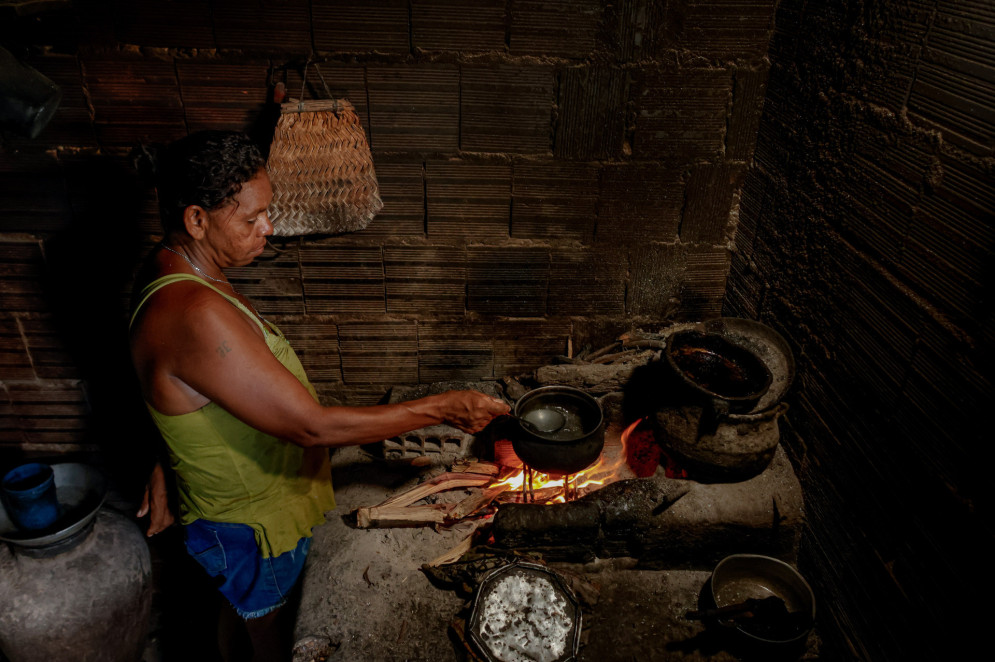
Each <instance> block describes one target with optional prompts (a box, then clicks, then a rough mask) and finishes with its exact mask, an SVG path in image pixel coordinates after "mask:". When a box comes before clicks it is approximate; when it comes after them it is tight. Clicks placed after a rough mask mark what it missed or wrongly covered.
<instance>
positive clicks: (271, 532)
mask: <svg viewBox="0 0 995 662" xmlns="http://www.w3.org/2000/svg"><path fill="white" fill-rule="evenodd" d="M182 280H190V281H194V282H196V283H198V284H201V285H204V286H206V287H210V288H211V289H212V290H214V291H215V292H217V293H218V294H220V295H221V296H223V297H224V298H225V299H227V300H228V301H229V302H230V303H231V304H232V305H233V306H235V307H237V308H238V309H239V310H241V311H242V312H244V313H245V314H246V315H248V316H249V317H250V318H251V319H252V320H254V321H255V322H256V324H258V325H259V327H260V328H261V329H262V332H263V335H264V337H265V338H266V345H267V346H268V347H269V349H270V351H271V352H272V353H273V356H275V357H276V359H277V360H278V361H279V362H280V363H281V364H283V365H284V367H286V368H287V370H289V371H290V372H291V373H293V375H294V376H295V377H297V379H298V380H300V382H301V383H302V384H303V385H304V386H305V387H306V388H307V390H308V392H310V393H311V396H312V397H313V398H314V399H315V400H316V401H317V399H318V398H317V395H316V393H315V391H314V387H313V386H311V383H310V382H309V381H308V379H307V376H306V375H305V373H304V367H303V366H302V365H301V362H300V360H299V359H298V358H297V355H296V354H295V353H294V350H293V348H292V347H291V346H290V343H289V342H288V341H287V339H286V338H285V337H284V336H283V334H282V333H280V330H279V329H277V328H276V327H275V326H273V325H272V324H270V323H269V322H267V323H266V324H263V323H262V321H260V320H259V318H257V317H256V316H255V315H254V314H252V312H251V311H249V309H248V308H246V307H245V306H244V305H243V304H242V302H240V301H239V300H238V299H236V298H234V297H232V296H229V295H227V294H225V293H224V292H222V291H221V290H219V289H218V288H216V287H214V286H213V285H211V284H210V283H208V282H207V281H205V280H203V279H201V278H198V277H197V276H194V275H192V274H169V275H166V276H163V277H162V278H158V279H156V280H155V281H153V282H151V283H149V285H148V286H147V287H145V289H144V290H142V293H141V297H140V299H139V301H138V305H137V306H135V311H134V313H132V316H131V322H132V323H134V321H135V317H136V315H137V314H138V311H139V310H141V307H142V305H143V304H144V303H145V302H146V301H147V300H148V298H149V297H150V296H152V294H153V293H155V292H156V291H157V290H159V289H160V288H162V287H165V286H166V285H169V284H171V283H176V282H178V281H182ZM145 405H146V407H148V410H149V413H150V414H151V415H152V419H153V420H154V421H155V424H156V426H157V427H158V428H159V432H160V433H161V434H162V437H163V439H164V440H165V442H166V446H167V448H168V449H169V457H170V465H171V466H172V468H173V471H174V473H175V475H176V480H177V491H178V493H179V502H180V503H179V506H180V522H181V523H182V524H190V523H191V522H193V521H194V520H197V519H206V520H211V521H214V522H227V523H237V524H247V525H249V526H250V527H252V529H253V530H254V531H255V533H256V542H257V543H258V544H259V549H260V550H261V551H262V555H263V556H264V557H271V556H279V555H280V554H282V553H284V552H287V551H290V550H292V549H294V548H295V547H296V546H297V542H298V541H299V540H300V539H301V538H303V537H309V536H310V535H311V529H312V527H314V526H317V525H318V524H322V523H323V522H324V521H325V511H327V510H332V509H333V508H334V507H335V495H334V492H333V490H332V482H331V468H330V462H329V454H328V449H325V448H309V449H305V448H302V447H300V446H297V445H296V444H293V443H290V442H286V441H281V440H279V439H277V438H276V437H273V436H272V435H268V434H266V433H264V432H260V431H259V430H256V429H254V428H252V427H250V426H248V425H246V424H245V423H243V422H242V421H240V420H239V419H237V418H235V417H234V416H233V415H231V414H230V413H228V412H227V411H225V410H224V409H222V408H221V407H220V406H219V405H217V404H215V403H214V402H209V403H207V404H206V405H204V406H203V407H201V408H200V409H198V410H196V411H192V412H189V413H187V414H180V415H178V416H167V415H166V414H162V413H159V412H158V411H156V410H155V409H154V408H153V407H152V406H151V405H150V404H149V403H148V402H146V403H145Z"/></svg>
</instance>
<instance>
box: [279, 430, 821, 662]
mask: <svg viewBox="0 0 995 662" xmlns="http://www.w3.org/2000/svg"><path fill="white" fill-rule="evenodd" d="M333 463H334V479H335V488H336V499H337V502H338V508H337V510H336V511H334V512H333V513H332V515H331V517H330V520H329V521H328V522H327V523H326V524H325V525H323V526H321V527H319V528H318V529H316V530H315V536H314V544H313V546H312V551H311V557H310V558H309V561H308V566H307V569H306V575H305V577H304V580H303V585H302V595H301V602H300V607H299V610H298V616H297V622H296V627H295V637H296V639H297V641H298V646H297V651H296V654H295V662H310V661H312V660H315V661H317V660H322V659H328V660H341V661H343V662H347V661H348V662H352V661H356V662H360V661H362V662H368V661H371V660H372V661H385V662H387V661H394V660H397V661H401V660H407V661H415V660H433V661H445V660H467V659H471V660H472V659H473V657H472V656H471V655H470V653H469V652H468V649H467V648H466V644H465V643H464V638H463V637H461V636H460V634H459V633H460V632H461V631H462V626H464V625H465V624H466V619H467V615H468V611H469V607H470V606H471V605H472V593H469V592H468V591H467V590H466V589H469V588H472V586H473V582H472V581H471V582H464V583H463V590H460V586H461V584H460V583H459V582H456V583H454V584H440V583H439V578H438V576H437V575H436V574H433V578H434V583H433V580H430V578H429V575H427V574H426V572H424V571H423V569H422V565H423V564H425V563H428V562H430V561H432V560H433V559H436V558H437V557H439V556H440V555H443V554H445V553H447V552H449V551H450V550H452V549H453V548H454V547H456V546H457V545H458V544H459V543H460V542H461V541H463V540H464V539H466V538H467V536H468V534H469V532H470V529H469V528H467V525H461V526H460V527H457V528H454V529H451V530H439V531H437V530H434V529H432V528H428V527H417V528H397V527H394V528H375V529H360V528H356V527H355V525H354V524H353V523H352V519H353V518H352V517H351V514H352V513H353V511H354V510H355V509H356V508H359V507H366V506H374V505H377V504H379V503H381V502H382V501H383V500H384V499H386V498H387V497H389V496H392V495H395V494H398V493H402V492H404V491H406V490H408V489H410V488H411V487H414V486H415V485H417V484H418V483H419V481H420V476H423V475H425V474H426V473H428V474H432V473H436V472H438V471H441V470H442V469H441V467H436V468H434V469H426V468H414V467H410V466H405V465H390V464H387V463H385V462H383V461H382V460H381V461H377V460H374V459H373V458H372V457H371V456H370V455H369V454H367V453H365V452H364V451H363V450H362V449H359V448H349V449H343V450H341V451H338V452H337V453H336V454H335V455H334V457H333ZM453 492H454V493H452V494H443V495H440V496H439V497H438V498H440V499H443V500H446V499H460V498H462V497H464V496H466V495H467V494H468V492H467V491H465V490H454V491H453ZM504 562H506V561H505V560H497V561H495V560H493V559H492V560H491V565H492V566H493V565H494V564H495V563H497V564H498V565H500V564H502V563H504ZM633 565H634V564H633V562H632V560H631V559H614V560H608V561H602V560H599V561H595V562H593V563H589V564H584V565H579V564H551V565H550V566H549V567H550V568H551V569H552V570H554V571H556V572H557V573H560V574H561V575H562V576H563V577H564V578H566V580H567V583H568V584H569V585H570V586H571V587H572V588H573V590H574V592H575V594H576V595H577V596H578V600H579V602H580V603H581V604H582V606H583V616H582V618H583V629H582V632H581V637H580V646H579V653H578V656H577V659H578V660H581V661H585V660H590V661H594V660H598V661H614V660H619V661H623V660H641V661H652V660H678V661H682V660H686V661H696V660H711V661H714V662H725V661H727V660H745V659H765V660H774V659H778V658H782V659H795V660H797V659H806V660H814V659H817V657H818V656H817V641H816V638H815V635H812V636H811V637H810V638H809V642H808V644H807V646H805V647H802V648H801V649H792V650H782V651H770V650H765V651H761V652H760V653H759V655H758V654H757V653H755V652H754V651H751V650H749V649H747V648H746V647H745V646H744V645H743V643H742V642H740V641H738V640H737V639H736V637H735V636H730V633H729V632H727V631H720V630H717V629H715V628H714V627H706V626H705V625H703V624H702V623H701V622H700V621H691V620H688V619H686V618H685V617H684V614H685V612H686V611H688V610H693V609H697V608H699V607H701V606H707V599H706V598H704V597H703V596H705V595H707V592H705V591H704V589H705V587H706V585H707V582H708V580H709V576H710V573H709V572H707V571H700V570H657V571H649V570H638V569H635V568H634V567H633ZM479 576H480V575H479V574H477V575H474V577H479ZM471 650H474V649H471Z"/></svg>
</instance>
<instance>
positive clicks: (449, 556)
mask: <svg viewBox="0 0 995 662" xmlns="http://www.w3.org/2000/svg"><path fill="white" fill-rule="evenodd" d="M472 544H473V533H470V535H468V536H467V537H466V538H464V539H463V540H462V541H461V542H460V544H458V545H456V546H455V547H453V548H452V549H450V550H449V551H448V552H446V553H445V554H442V555H441V556H437V557H436V558H434V559H432V560H431V561H429V562H428V563H426V564H425V565H427V566H429V567H432V568H435V567H438V566H440V565H445V564H447V563H453V562H454V561H458V560H459V559H460V557H462V556H463V555H464V554H466V553H467V552H469V551H470V547H471V546H472Z"/></svg>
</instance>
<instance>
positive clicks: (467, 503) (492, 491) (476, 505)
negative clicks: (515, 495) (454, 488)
mask: <svg viewBox="0 0 995 662" xmlns="http://www.w3.org/2000/svg"><path fill="white" fill-rule="evenodd" d="M509 489H511V486H510V485H508V484H507V483H501V484H499V485H492V486H491V487H488V488H487V489H485V490H483V491H482V492H480V493H479V494H472V495H470V496H468V497H467V498H465V499H463V500H462V501H460V502H459V503H458V504H456V507H455V508H453V511H452V513H450V517H451V518H452V519H453V520H454V521H457V522H458V521H459V520H461V519H463V518H464V517H469V516H470V515H473V514H474V513H476V512H477V511H478V510H480V509H481V508H483V507H484V506H486V505H487V504H489V503H490V502H491V501H494V499H496V498H497V497H498V496H499V495H501V494H502V493H504V492H507V491H508V490H509Z"/></svg>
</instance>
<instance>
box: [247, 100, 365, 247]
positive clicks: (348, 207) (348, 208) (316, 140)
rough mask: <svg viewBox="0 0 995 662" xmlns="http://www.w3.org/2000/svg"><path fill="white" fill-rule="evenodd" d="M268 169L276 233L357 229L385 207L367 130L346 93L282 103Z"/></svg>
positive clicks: (292, 233)
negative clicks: (319, 98) (365, 131)
mask: <svg viewBox="0 0 995 662" xmlns="http://www.w3.org/2000/svg"><path fill="white" fill-rule="evenodd" d="M266 169H267V171H268V172H269V176H270V181H271V182H272V184H273V202H272V203H271V205H270V219H271V220H272V222H273V234H275V235H277V236H292V235H305V234H340V233H343V232H355V231H357V230H362V229H363V228H365V227H366V226H367V225H369V224H370V221H372V220H373V217H374V216H376V214H377V212H379V211H380V210H381V209H382V208H383V201H382V200H381V199H380V187H379V186H378V184H377V176H376V172H375V171H374V169H373V158H372V156H371V155H370V147H369V145H368V144H367V142H366V134H365V133H364V132H363V127H362V126H361V125H360V122H359V116H358V115H356V110H355V109H354V108H353V107H352V104H350V103H349V102H348V101H346V100H345V99H322V100H315V101H302V102H294V103H285V104H283V105H282V106H281V107H280V119H279V121H278V122H277V125H276V132H275V134H274V136H273V143H272V145H271V146H270V154H269V161H268V163H267V166H266Z"/></svg>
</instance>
